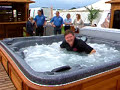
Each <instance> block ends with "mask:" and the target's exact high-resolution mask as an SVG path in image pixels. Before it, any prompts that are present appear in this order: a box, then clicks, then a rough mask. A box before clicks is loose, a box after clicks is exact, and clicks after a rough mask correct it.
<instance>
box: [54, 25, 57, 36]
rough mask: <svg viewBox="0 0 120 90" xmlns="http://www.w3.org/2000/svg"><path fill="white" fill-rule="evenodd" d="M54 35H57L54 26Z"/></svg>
mask: <svg viewBox="0 0 120 90" xmlns="http://www.w3.org/2000/svg"><path fill="white" fill-rule="evenodd" d="M54 35H57V27H54Z"/></svg>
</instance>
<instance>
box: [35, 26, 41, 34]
mask: <svg viewBox="0 0 120 90" xmlns="http://www.w3.org/2000/svg"><path fill="white" fill-rule="evenodd" d="M39 34H40V27H37V28H36V36H39Z"/></svg>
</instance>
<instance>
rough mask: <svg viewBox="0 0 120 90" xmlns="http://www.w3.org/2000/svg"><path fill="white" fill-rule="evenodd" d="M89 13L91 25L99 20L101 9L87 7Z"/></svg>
mask: <svg viewBox="0 0 120 90" xmlns="http://www.w3.org/2000/svg"><path fill="white" fill-rule="evenodd" d="M85 8H86V9H87V10H88V11H89V14H88V20H89V21H90V23H91V24H92V22H93V20H94V19H96V18H97V16H98V14H99V12H100V10H99V9H94V8H93V7H92V6H91V8H88V7H85Z"/></svg>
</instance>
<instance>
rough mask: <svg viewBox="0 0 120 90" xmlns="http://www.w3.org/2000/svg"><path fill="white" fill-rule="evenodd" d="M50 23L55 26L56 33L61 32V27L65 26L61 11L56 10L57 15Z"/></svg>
mask: <svg viewBox="0 0 120 90" xmlns="http://www.w3.org/2000/svg"><path fill="white" fill-rule="evenodd" d="M50 23H51V24H52V26H53V27H54V35H57V34H61V28H62V26H63V18H62V17H61V16H60V13H59V11H56V16H54V17H53V18H52V19H51V21H50Z"/></svg>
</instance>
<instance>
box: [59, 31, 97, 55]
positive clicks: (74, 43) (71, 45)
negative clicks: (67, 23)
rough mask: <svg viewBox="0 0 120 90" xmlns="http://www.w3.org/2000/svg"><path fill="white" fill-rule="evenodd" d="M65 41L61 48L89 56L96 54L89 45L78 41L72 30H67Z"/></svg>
mask: <svg viewBox="0 0 120 90" xmlns="http://www.w3.org/2000/svg"><path fill="white" fill-rule="evenodd" d="M64 37H65V40H64V41H63V42H62V44H61V45H60V47H61V48H66V50H68V51H75V52H85V53H87V54H92V53H95V52H96V51H95V50H94V49H93V48H92V47H90V46H89V45H87V44H86V43H85V42H84V41H82V40H81V39H77V38H76V37H75V35H74V33H73V32H72V31H71V30H67V31H66V32H65V34H64Z"/></svg>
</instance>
